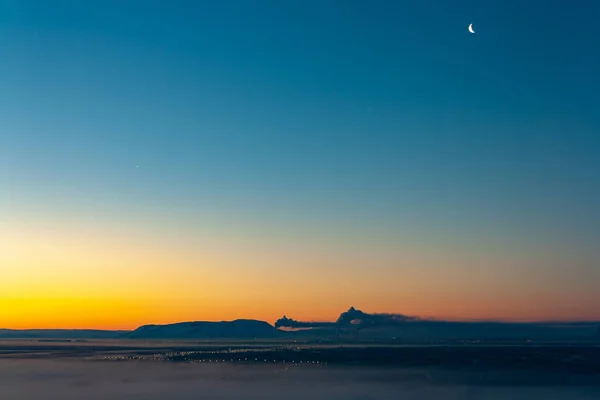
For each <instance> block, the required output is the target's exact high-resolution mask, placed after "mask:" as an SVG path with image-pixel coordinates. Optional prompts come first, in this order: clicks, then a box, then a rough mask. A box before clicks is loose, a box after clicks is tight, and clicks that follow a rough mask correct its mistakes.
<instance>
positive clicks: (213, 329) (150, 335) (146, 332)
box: [127, 319, 278, 339]
mask: <svg viewBox="0 0 600 400" xmlns="http://www.w3.org/2000/svg"><path fill="white" fill-rule="evenodd" d="M277 334H278V332H277V331H276V329H275V327H273V326H272V325H271V324H269V323H268V322H265V321H258V320H252V319H236V320H234V321H221V322H205V321H197V322H180V323H176V324H168V325H144V326H140V327H139V328H137V329H136V330H134V331H133V332H131V333H129V334H127V337H128V338H131V339H254V338H272V337H275V336H277Z"/></svg>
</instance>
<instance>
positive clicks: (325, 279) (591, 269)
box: [0, 0, 600, 329]
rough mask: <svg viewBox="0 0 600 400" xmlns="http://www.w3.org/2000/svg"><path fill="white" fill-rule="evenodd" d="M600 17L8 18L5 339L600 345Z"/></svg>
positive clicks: (1, 104)
mask: <svg viewBox="0 0 600 400" xmlns="http://www.w3.org/2000/svg"><path fill="white" fill-rule="evenodd" d="M598 13H600V4H595V3H594V2H590V1H583V0H574V1H569V2H566V1H558V0H554V1H537V0H536V1H527V2H523V1H516V0H507V1H491V0H478V1H464V0H460V1H452V2H445V1H433V0H419V1H416V0H414V1H412V0H411V1H409V0H397V1H391V0H389V1H384V0H375V1H359V0H347V1H340V0H336V1H334V0H319V1H316V0H315V1H313V0H304V1H285V2H282V1H275V0H236V1H234V0H223V1H218V2H214V1H202V0H199V1H182V0H170V1H141V0H139V1H133V0H119V1H116V0H107V1H102V2H82V1H75V0H72V1H66V0H54V1H46V0H19V1H16V0H12V1H9V0H0V327H5V328H49V327H54V328H75V327H77V328H90V327H95V328H111V329H112V328H114V329H129V328H135V327H137V326H139V325H142V324H146V323H169V322H177V321H190V320H230V319H235V318H256V319H263V320H267V321H269V322H274V321H275V320H276V319H277V318H279V317H281V316H282V315H283V314H286V315H287V316H289V317H293V318H295V319H299V320H335V319H336V318H337V316H338V315H339V313H340V312H342V311H344V310H346V309H348V308H349V307H350V306H355V307H357V308H359V309H362V310H364V311H367V312H398V313H403V314H407V315H415V316H421V317H427V318H443V319H453V320H461V319H462V320H476V319H488V320H489V319H492V320H511V321H525V320H527V321H530V320H600V307H599V305H600V291H598V290H597V288H598V285H599V284H600V248H599V247H598V243H600V208H599V207H598V204H600V158H599V157H598V152H599V151H600V113H599V112H598V110H600V97H599V96H598V93H600V74H598V71H600V53H598V51H597V48H598V43H600V28H599V27H598V24H597V21H596V20H595V16H597V15H598ZM471 23H472V24H473V28H474V30H475V32H476V33H475V34H471V33H469V31H468V29H467V28H468V25H469V24H471Z"/></svg>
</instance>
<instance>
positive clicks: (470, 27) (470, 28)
mask: <svg viewBox="0 0 600 400" xmlns="http://www.w3.org/2000/svg"><path fill="white" fill-rule="evenodd" d="M469 32H471V33H475V31H474V30H473V24H470V25H469Z"/></svg>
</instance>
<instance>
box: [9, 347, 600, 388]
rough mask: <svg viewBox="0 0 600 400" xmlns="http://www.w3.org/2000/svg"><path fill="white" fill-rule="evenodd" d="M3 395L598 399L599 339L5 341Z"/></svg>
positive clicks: (599, 376) (599, 378)
mask: <svg viewBox="0 0 600 400" xmlns="http://www.w3.org/2000/svg"><path fill="white" fill-rule="evenodd" d="M0 398H2V399H7V400H10V399H25V400H28V399H106V398H110V399H172V400H176V399H281V398H286V399H316V400H319V399H331V400H337V399H360V400H366V399H399V398H402V399H492V400H499V399H511V400H517V399H534V400H535V399H549V400H552V399H559V400H562V399H598V398H600V347H598V346H595V345H589V344H588V345H579V346H575V345H572V346H567V345H552V346H550V345H544V346H541V345H540V346H533V345H532V346H514V345H513V346H507V345H495V346H494V345H486V346H479V345H467V346H393V347H390V346H368V347H365V346H350V345H347V346H333V345H330V346H310V345H303V346H296V345H292V344H277V345H273V344H268V343H263V344H256V343H254V344H239V343H238V344H233V343H230V344H224V343H220V344H219V343H209V344H207V343H172V342H147V343H143V342H126V341H98V342H77V343H75V342H56V343H53V342H37V341H27V342H24V341H21V342H11V341H4V342H0Z"/></svg>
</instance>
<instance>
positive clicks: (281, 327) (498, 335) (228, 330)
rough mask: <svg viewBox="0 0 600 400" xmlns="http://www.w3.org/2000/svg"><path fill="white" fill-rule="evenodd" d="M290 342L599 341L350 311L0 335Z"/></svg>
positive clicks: (583, 334) (531, 326) (548, 327)
mask: <svg viewBox="0 0 600 400" xmlns="http://www.w3.org/2000/svg"><path fill="white" fill-rule="evenodd" d="M273 338H280V339H294V340H296V339H297V340H324V341H331V342H337V341H339V342H344V341H355V340H360V341H370V342H377V341H383V342H385V341H390V340H391V341H394V342H405V343H421V342H432V341H433V342H436V341H454V340H483V341H493V340H500V341H502V340H519V341H522V340H534V341H571V340H600V322H593V321H591V322H585V321H582V322H530V323H519V322H490V321H478V322H477V321H473V322H466V321H435V320H421V319H419V318H416V317H410V316H406V315H403V314H369V313H365V312H363V311H360V310H357V309H355V308H354V307H351V308H350V309H349V310H348V311H345V312H343V313H342V314H341V315H340V317H339V318H338V319H337V320H336V321H335V322H310V321H296V320H294V319H291V318H287V317H286V316H284V317H283V318H281V319H279V320H278V321H276V322H275V324H274V325H271V324H269V323H268V322H265V321H260V320H254V319H237V320H234V321H221V322H208V321H191V322H179V323H173V324H164V325H143V326H140V327H139V328H137V329H135V330H133V331H111V330H94V329H48V330H44V329H29V330H12V329H0V339H149V340H151V339H173V340H178V339H181V340H185V339H202V340H220V339H223V340H251V339H273Z"/></svg>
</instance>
